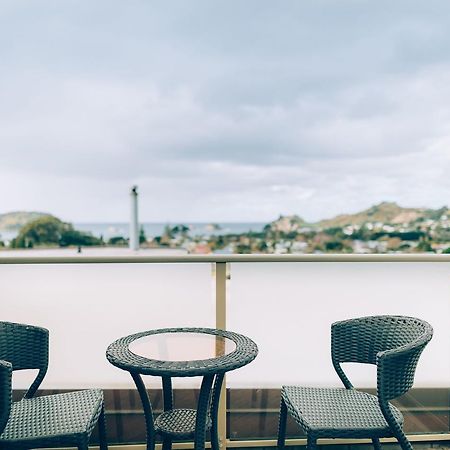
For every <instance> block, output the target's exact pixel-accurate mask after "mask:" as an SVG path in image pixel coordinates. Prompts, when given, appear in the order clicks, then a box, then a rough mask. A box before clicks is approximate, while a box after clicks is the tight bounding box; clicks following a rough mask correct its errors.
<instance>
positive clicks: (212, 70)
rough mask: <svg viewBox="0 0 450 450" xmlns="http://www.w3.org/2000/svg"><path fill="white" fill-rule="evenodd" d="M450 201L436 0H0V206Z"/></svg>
mask: <svg viewBox="0 0 450 450" xmlns="http://www.w3.org/2000/svg"><path fill="white" fill-rule="evenodd" d="M133 184H137V185H138V186H139V192H140V217H141V219H142V220H145V221H152V222H165V221H171V222H177V221H187V222H189V221H206V222H212V221H219V222H220V221H270V220H273V219H274V218H276V217H278V215H279V214H284V215H286V214H299V215H301V216H302V217H304V218H305V219H307V220H311V221H312V220H317V219H321V218H326V217H331V216H333V215H336V214H338V213H347V212H355V211H358V210H361V209H365V208H367V207H369V206H371V205H373V204H375V203H378V202H381V201H396V202H398V203H399V204H400V205H402V206H416V207H421V206H426V207H433V208H434V207H440V206H443V205H445V204H449V203H450V2H449V1H448V0H440V1H433V0H426V1H424V0H421V1H412V0H404V1H395V2H393V1H392V0H385V1H373V0H368V1H365V0H336V1H333V0H328V1H321V0H310V1H300V0H292V1H288V0H284V1H282V2H274V1H265V0H246V1H242V0H226V1H225V0H223V1H212V0H204V1H199V0H190V1H186V0H180V1H169V2H168V1H148V0H145V1H144V0H142V1H137V0H136V1H133V0H130V1H123V0H122V1H111V0H108V1H98V0H96V1H88V0H86V1H80V0H74V1H70V0H65V1H61V0H54V1H41V0H34V1H21V0H11V1H8V0H0V213H5V212H9V211H16V210H35V211H36V210H37V211H45V212H50V213H52V214H55V215H56V216H58V217H61V218H62V219H64V220H67V221H74V222H89V221H98V222H107V221H127V220H128V217H129V189H130V187H131V186H132V185H133Z"/></svg>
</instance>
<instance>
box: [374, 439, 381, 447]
mask: <svg viewBox="0 0 450 450" xmlns="http://www.w3.org/2000/svg"><path fill="white" fill-rule="evenodd" d="M372 442H373V448H374V450H381V444H380V440H379V439H378V438H373V439H372Z"/></svg>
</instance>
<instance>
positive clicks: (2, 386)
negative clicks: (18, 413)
mask: <svg viewBox="0 0 450 450" xmlns="http://www.w3.org/2000/svg"><path fill="white" fill-rule="evenodd" d="M11 378H12V365H11V363H9V362H7V361H3V360H1V359H0V434H1V433H2V432H3V430H4V428H5V426H6V424H7V422H8V419H9V414H10V412H11V402H12V388H11Z"/></svg>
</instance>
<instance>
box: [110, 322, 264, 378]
mask: <svg viewBox="0 0 450 450" xmlns="http://www.w3.org/2000/svg"><path fill="white" fill-rule="evenodd" d="M159 333H205V334H212V335H216V336H222V337H225V338H228V339H231V340H232V341H233V342H234V343H235V344H236V349H235V350H234V351H233V352H231V353H229V354H226V355H223V356H219V357H217V358H211V359H204V360H196V361H160V360H156V359H149V358H144V357H142V356H139V355H136V354H134V353H133V352H131V351H130V350H129V348H128V346H129V345H130V343H131V342H133V341H135V340H136V339H139V338H141V337H144V336H149V335H152V334H159ZM257 354H258V347H257V346H256V344H255V343H254V342H253V341H252V340H251V339H249V338H247V337H245V336H242V335H240V334H237V333H233V332H230V331H224V330H216V329H213V328H164V329H159V330H150V331H145V332H142V333H137V334H133V335H131V336H126V337H123V338H120V339H118V340H117V341H115V342H113V343H112V344H111V345H110V346H109V347H108V349H107V350H106V357H107V358H108V361H109V362H110V363H111V364H113V365H115V366H116V367H119V368H121V369H123V370H128V371H136V372H139V373H141V374H144V375H156V376H174V377H192V376H198V375H208V374H215V373H219V372H227V371H230V370H234V369H237V368H239V367H242V366H245V365H246V364H248V363H249V362H250V361H252V360H253V359H255V358H256V355H257Z"/></svg>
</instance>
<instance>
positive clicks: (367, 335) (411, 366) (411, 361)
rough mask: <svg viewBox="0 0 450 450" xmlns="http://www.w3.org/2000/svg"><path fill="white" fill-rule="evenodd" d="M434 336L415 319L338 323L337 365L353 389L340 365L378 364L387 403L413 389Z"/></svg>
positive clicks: (334, 340) (380, 386)
mask: <svg viewBox="0 0 450 450" xmlns="http://www.w3.org/2000/svg"><path fill="white" fill-rule="evenodd" d="M432 336H433V328H432V327H431V325H430V324H429V323H427V322H425V321H423V320H420V319H416V318H414V317H403V316H370V317H361V318H358V319H350V320H345V321H342V322H336V323H334V324H333V325H332V326H331V355H332V360H333V365H334V368H335V369H336V372H337V373H338V375H339V377H340V378H341V380H342V382H343V383H344V385H345V386H346V387H347V388H350V387H352V384H351V383H350V381H349V379H348V378H347V376H346V375H345V373H344V372H343V370H342V368H341V366H340V363H343V362H359V363H366V364H376V365H377V391H378V397H379V399H380V400H382V401H387V400H390V399H393V398H395V397H398V396H400V395H402V394H404V393H405V392H407V391H408V390H409V389H410V388H411V387H412V385H413V382H414V374H415V370H416V366H417V362H418V360H419V357H420V354H421V353H422V351H423V349H424V347H425V346H426V345H427V344H428V342H429V341H430V339H431V338H432Z"/></svg>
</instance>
